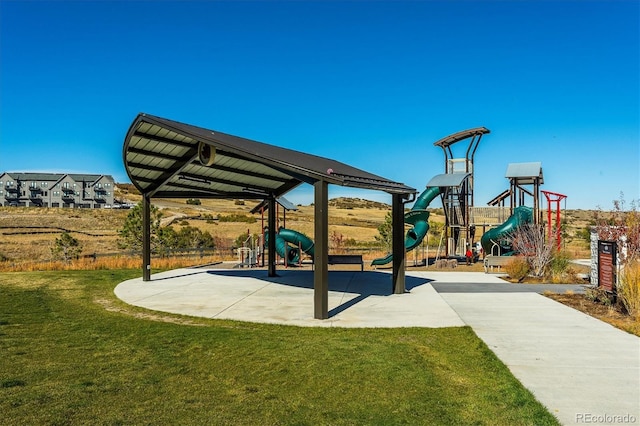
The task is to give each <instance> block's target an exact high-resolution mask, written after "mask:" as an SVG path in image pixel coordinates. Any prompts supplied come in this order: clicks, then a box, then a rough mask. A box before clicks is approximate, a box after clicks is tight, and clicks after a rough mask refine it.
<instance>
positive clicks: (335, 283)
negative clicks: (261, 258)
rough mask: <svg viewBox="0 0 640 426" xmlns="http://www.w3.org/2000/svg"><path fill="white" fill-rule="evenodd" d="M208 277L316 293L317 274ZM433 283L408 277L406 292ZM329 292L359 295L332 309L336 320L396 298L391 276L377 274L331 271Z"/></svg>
mask: <svg viewBox="0 0 640 426" xmlns="http://www.w3.org/2000/svg"><path fill="white" fill-rule="evenodd" d="M207 273H208V274H211V275H216V276H226V277H229V278H239V277H246V278H254V279H257V280H261V281H265V282H269V283H272V284H278V285H283V286H287V287H296V288H306V289H309V290H313V271H296V270H286V271H279V272H278V275H277V276H275V277H269V276H268V275H267V272H266V271H264V270H255V269H254V270H251V269H247V270H210V271H207ZM432 281H433V280H431V279H428V278H421V277H412V276H406V277H405V288H406V291H407V292H410V291H411V290H413V289H415V288H417V287H420V286H422V285H424V284H428V283H430V282H432ZM329 291H332V292H339V293H351V294H357V295H358V296H356V297H353V298H350V299H349V300H348V301H346V302H344V303H342V304H340V305H339V306H336V307H335V308H333V309H331V310H330V311H329V317H332V316H335V315H337V314H339V313H340V312H343V311H344V310H346V309H349V308H350V307H352V306H354V305H356V304H358V303H359V302H361V301H363V300H365V299H366V298H367V297H369V296H391V295H392V294H393V289H392V282H391V274H389V273H384V272H375V271H365V272H359V271H329Z"/></svg>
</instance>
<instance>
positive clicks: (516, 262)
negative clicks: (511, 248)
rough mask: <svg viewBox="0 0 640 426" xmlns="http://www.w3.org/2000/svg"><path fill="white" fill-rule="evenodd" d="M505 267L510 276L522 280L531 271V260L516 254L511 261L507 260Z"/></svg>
mask: <svg viewBox="0 0 640 426" xmlns="http://www.w3.org/2000/svg"><path fill="white" fill-rule="evenodd" d="M504 269H505V270H506V271H507V274H509V277H511V278H512V279H514V280H516V281H518V282H522V280H524V279H525V278H526V277H527V275H529V272H530V271H531V267H530V266H529V262H528V261H527V259H526V258H525V257H522V256H514V257H513V258H512V259H511V261H509V262H507V264H506V265H505V266H504Z"/></svg>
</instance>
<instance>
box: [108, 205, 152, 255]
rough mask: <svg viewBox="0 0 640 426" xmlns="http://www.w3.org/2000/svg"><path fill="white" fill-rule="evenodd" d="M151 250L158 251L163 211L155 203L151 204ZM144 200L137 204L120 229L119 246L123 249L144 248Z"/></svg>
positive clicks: (136, 249)
mask: <svg viewBox="0 0 640 426" xmlns="http://www.w3.org/2000/svg"><path fill="white" fill-rule="evenodd" d="M150 216H151V251H153V252H156V251H157V250H158V246H159V239H158V233H159V230H160V219H161V218H162V212H161V211H160V210H159V209H158V208H157V207H156V206H154V205H151V211H150ZM142 233H143V229H142V202H139V203H138V204H136V205H135V206H134V207H133V208H132V209H131V211H129V214H128V215H127V219H126V220H125V222H124V225H123V226H122V229H121V230H120V232H119V234H120V240H119V241H118V246H119V247H120V248H122V249H127V250H134V251H140V250H142Z"/></svg>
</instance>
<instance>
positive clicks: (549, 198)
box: [541, 191, 567, 250]
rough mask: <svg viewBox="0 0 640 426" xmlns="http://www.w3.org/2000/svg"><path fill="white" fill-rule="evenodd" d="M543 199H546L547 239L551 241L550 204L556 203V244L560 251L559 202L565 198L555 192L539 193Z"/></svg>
mask: <svg viewBox="0 0 640 426" xmlns="http://www.w3.org/2000/svg"><path fill="white" fill-rule="evenodd" d="M541 192H542V193H543V194H544V195H545V197H547V221H548V224H547V225H548V230H549V232H548V235H549V236H548V238H549V240H551V202H552V201H553V202H554V203H556V205H557V207H556V244H557V247H558V250H560V246H561V244H560V243H561V234H560V227H561V226H560V225H561V224H560V201H562V200H563V199H565V198H567V196H566V195H564V194H558V193H557V192H550V191H541ZM552 197H555V198H554V199H552Z"/></svg>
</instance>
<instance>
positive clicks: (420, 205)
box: [372, 127, 566, 266]
mask: <svg viewBox="0 0 640 426" xmlns="http://www.w3.org/2000/svg"><path fill="white" fill-rule="evenodd" d="M487 133H490V130H489V129H487V128H485V127H477V128H473V129H469V130H464V131H461V132H458V133H454V134H452V135H450V136H447V137H445V138H442V139H440V140H438V141H436V142H435V143H434V146H438V147H440V148H442V150H443V152H444V168H445V172H444V173H443V174H440V175H436V176H434V177H433V178H432V179H431V180H430V181H429V182H428V183H427V185H426V187H427V189H426V190H425V191H424V192H423V193H422V194H421V195H420V196H419V197H418V198H417V200H416V202H415V204H414V207H413V208H412V210H411V211H409V212H408V213H406V214H405V224H409V225H412V228H411V229H409V230H408V231H407V233H406V236H405V249H406V250H407V251H411V250H413V249H415V248H416V247H418V246H419V245H420V244H421V242H422V240H423V238H424V237H425V236H426V235H427V232H428V230H429V224H428V219H429V212H428V211H427V210H426V208H427V207H428V206H429V204H430V203H431V202H432V201H433V200H434V199H435V198H436V197H437V196H438V195H440V196H441V200H442V207H443V211H444V215H445V226H444V229H443V235H442V237H441V245H443V251H444V253H443V257H444V258H458V259H461V258H463V257H464V256H465V254H466V251H467V249H475V248H476V247H477V245H476V242H475V238H476V230H478V229H479V228H481V229H482V231H481V235H482V237H481V239H480V242H479V243H480V244H479V246H480V247H481V248H482V252H483V254H484V255H485V256H486V255H493V256H507V255H512V254H514V250H513V247H512V244H511V241H510V236H511V234H512V233H513V232H514V231H515V230H516V229H517V228H518V227H519V226H521V225H524V224H528V223H533V224H535V225H541V224H542V223H543V220H542V210H541V208H540V200H541V197H540V192H543V193H544V194H545V196H546V197H547V200H548V203H549V206H548V209H547V215H548V219H547V227H548V238H549V239H551V233H552V225H551V222H552V221H551V203H552V202H556V203H558V204H557V208H556V213H557V215H556V226H555V230H556V243H557V247H558V249H559V248H560V207H559V202H560V200H562V199H563V198H566V196H565V195H563V194H558V193H554V192H549V191H541V189H540V186H541V185H542V184H543V183H544V175H543V172H542V164H541V163H540V162H530V163H510V164H508V165H507V171H506V174H505V177H506V178H507V179H509V188H508V189H506V190H505V191H503V192H502V193H500V194H499V195H498V196H496V197H495V198H493V199H492V200H490V201H489V202H488V203H487V204H488V206H486V207H477V206H475V200H474V198H475V197H474V195H475V190H474V185H475V177H474V170H475V165H474V156H475V153H476V151H477V149H478V146H479V144H480V141H481V139H482V136H483V135H485V134H487ZM461 142H466V150H465V154H464V157H462V156H459V157H456V156H454V153H453V149H452V147H453V146H454V145H455V144H458V143H461ZM553 197H555V198H553ZM507 202H508V204H507ZM526 204H531V206H530V207H529V206H527V205H526ZM478 248H479V247H478ZM474 251H475V250H474ZM474 254H475V255H479V253H474ZM439 256H440V247H439V248H438V253H437V254H436V258H437V257H439ZM392 259H393V256H392V255H387V256H386V257H383V258H379V259H375V260H374V261H373V262H372V265H374V266H376V265H384V264H387V263H389V262H391V261H392ZM425 262H426V259H425Z"/></svg>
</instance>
